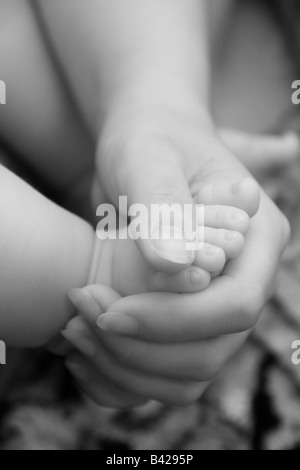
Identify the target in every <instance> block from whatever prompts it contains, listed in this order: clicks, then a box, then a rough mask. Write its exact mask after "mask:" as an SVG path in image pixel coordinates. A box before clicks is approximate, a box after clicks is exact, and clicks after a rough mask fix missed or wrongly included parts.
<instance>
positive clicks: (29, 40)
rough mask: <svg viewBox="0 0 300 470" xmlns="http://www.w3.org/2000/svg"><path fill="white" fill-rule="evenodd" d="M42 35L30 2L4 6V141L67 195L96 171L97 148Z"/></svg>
mask: <svg viewBox="0 0 300 470" xmlns="http://www.w3.org/2000/svg"><path fill="white" fill-rule="evenodd" d="M41 31H42V29H41V28H40V27H39V25H38V23H37V20H36V17H35V15H34V12H33V11H32V7H31V3H29V1H28V0H1V1H0V64H1V66H0V73H1V76H0V78H1V80H4V81H5V83H6V88H7V104H6V105H5V106H1V113H0V136H1V138H2V139H4V140H5V141H6V142H7V143H8V144H9V145H10V146H11V147H12V148H13V150H14V151H15V152H17V153H18V154H19V155H20V156H21V157H22V158H23V161H24V162H25V164H27V166H29V167H30V168H31V169H32V170H33V171H34V172H35V173H36V175H37V176H38V177H39V179H41V180H42V181H44V182H46V183H48V185H50V186H51V187H52V188H54V189H58V190H65V189H68V188H69V186H70V185H71V184H72V182H73V181H74V180H76V179H77V180H78V177H79V176H80V175H82V174H84V173H85V172H87V171H88V170H89V168H91V166H92V164H93V156H94V155H93V154H94V149H93V145H92V140H91V138H90V136H89V133H88V132H87V131H86V130H85V126H84V124H83V120H82V118H81V117H80V115H79V113H78V112H77V109H76V106H75V105H74V103H73V100H72V98H71V96H70V93H69V92H68V90H67V89H66V87H65V86H64V81H63V80H62V79H61V74H60V72H59V70H58V68H57V67H56V62H55V61H54V60H52V56H51V53H50V51H49V48H48V46H47V43H46V41H45V39H44V37H43V35H42V32H41Z"/></svg>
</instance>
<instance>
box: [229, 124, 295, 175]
mask: <svg viewBox="0 0 300 470" xmlns="http://www.w3.org/2000/svg"><path fill="white" fill-rule="evenodd" d="M220 136H221V139H222V140H223V142H224V143H225V144H226V145H227V147H229V149H230V150H231V151H232V152H233V153H234V154H235V155H236V156H237V157H239V159H240V160H241V161H242V162H243V163H244V164H245V166H246V167H247V168H248V169H249V170H250V171H251V172H254V173H255V172H259V171H268V170H277V169H281V168H284V167H287V166H288V165H289V164H291V163H294V162H296V161H297V159H298V158H299V155H300V139H299V137H298V135H297V134H296V133H293V132H289V133H287V134H285V135H254V134H253V135H251V134H247V133H245V132H241V131H236V130H231V129H222V130H221V131H220Z"/></svg>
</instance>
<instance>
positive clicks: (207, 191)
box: [196, 177, 260, 217]
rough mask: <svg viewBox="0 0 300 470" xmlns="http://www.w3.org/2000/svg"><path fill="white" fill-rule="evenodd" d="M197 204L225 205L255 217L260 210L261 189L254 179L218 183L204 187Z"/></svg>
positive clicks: (197, 197) (198, 195) (200, 191)
mask: <svg viewBox="0 0 300 470" xmlns="http://www.w3.org/2000/svg"><path fill="white" fill-rule="evenodd" d="M196 202H197V203H198V204H205V205H217V204H220V205H225V206H232V207H236V208H238V209H242V210H244V211H245V212H247V214H248V215H249V217H253V216H254V215H255V214H256V212H257V211H258V208H259V203H260V188H259V185H258V183H257V182H256V181H255V180H254V179H253V178H250V177H248V178H243V179H241V180H239V181H237V182H233V181H232V180H230V181H222V182H220V181H217V182H216V183H209V184H207V185H205V186H203V187H202V188H201V189H200V190H199V192H198V194H197V196H196Z"/></svg>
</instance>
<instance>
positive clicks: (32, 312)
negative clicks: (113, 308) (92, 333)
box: [0, 166, 93, 347]
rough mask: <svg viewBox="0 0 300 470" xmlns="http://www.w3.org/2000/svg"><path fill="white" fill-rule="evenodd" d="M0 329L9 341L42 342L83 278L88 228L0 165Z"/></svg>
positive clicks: (89, 246) (62, 318)
mask: <svg viewBox="0 0 300 470" xmlns="http://www.w3.org/2000/svg"><path fill="white" fill-rule="evenodd" d="M0 218H1V230H0V265H1V270H0V312H1V313H0V332H1V339H2V340H4V341H6V342H7V344H8V345H9V346H18V347H19V346H21V347H23V346H25V347H33V346H39V345H44V344H46V343H48V341H50V340H51V339H52V338H53V337H54V336H55V335H56V334H58V333H59V331H60V330H61V329H63V328H64V326H65V324H66V323H67V321H68V320H69V319H70V318H71V317H72V315H73V314H74V313H75V312H74V311H73V310H72V308H71V306H70V305H69V302H68V299H67V292H68V291H69V290H70V289H71V288H73V287H74V286H78V287H79V286H84V285H85V284H86V283H87V278H88V273H89V268H90V261H91V257H92V251H93V231H92V228H91V227H90V226H89V225H88V224H87V223H85V222H84V221H82V220H81V219H79V218H78V217H76V216H74V215H72V214H70V213H68V212H66V211H65V210H63V209H61V208H60V207H58V206H57V205H55V204H53V203H52V202H50V201H49V200H47V199H46V198H45V197H43V196H42V195H41V194H39V193H38V192H37V191H35V190H34V189H32V188H31V187H30V186H29V185H28V184H26V183H25V182H24V181H22V180H21V179H19V178H18V177H16V176H15V175H14V174H13V173H11V172H10V171H8V170H7V169H5V168H4V167H3V166H0Z"/></svg>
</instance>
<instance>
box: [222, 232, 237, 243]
mask: <svg viewBox="0 0 300 470" xmlns="http://www.w3.org/2000/svg"><path fill="white" fill-rule="evenodd" d="M238 236H239V233H238V232H226V234H225V239H226V240H227V241H228V242H234V241H235V240H236V239H237V237H238Z"/></svg>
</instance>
